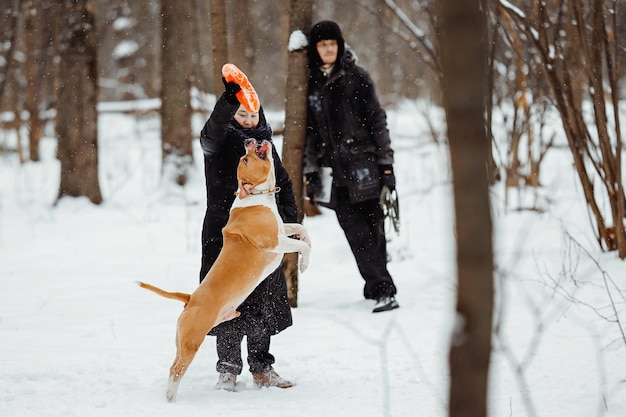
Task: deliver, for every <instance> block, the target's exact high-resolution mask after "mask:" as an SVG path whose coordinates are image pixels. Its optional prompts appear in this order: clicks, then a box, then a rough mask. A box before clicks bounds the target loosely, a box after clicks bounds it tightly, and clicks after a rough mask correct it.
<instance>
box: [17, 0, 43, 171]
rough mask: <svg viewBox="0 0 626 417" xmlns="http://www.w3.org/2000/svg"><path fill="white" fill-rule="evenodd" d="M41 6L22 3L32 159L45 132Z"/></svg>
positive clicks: (34, 158)
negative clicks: (42, 115)
mask: <svg viewBox="0 0 626 417" xmlns="http://www.w3.org/2000/svg"><path fill="white" fill-rule="evenodd" d="M40 9H41V7H39V8H37V5H36V4H35V2H34V1H32V0H29V1H26V2H25V4H24V8H23V11H24V14H25V19H24V20H25V25H24V27H25V30H24V44H25V48H24V49H25V53H26V62H25V64H24V65H25V68H24V75H25V77H26V96H25V100H24V107H25V109H26V111H27V112H28V113H29V115H30V117H29V118H28V125H29V141H28V151H29V158H30V160H31V161H39V159H40V157H39V142H40V140H41V138H42V137H43V134H44V124H45V120H43V119H42V117H41V114H42V112H41V110H44V108H43V103H44V100H43V93H44V91H45V90H44V89H42V88H41V86H42V85H43V83H44V74H43V69H44V62H45V58H44V57H45V52H46V46H47V42H46V41H45V38H44V36H42V34H43V32H44V30H45V25H46V20H45V15H44V13H43V10H40Z"/></svg>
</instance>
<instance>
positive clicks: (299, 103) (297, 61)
mask: <svg viewBox="0 0 626 417" xmlns="http://www.w3.org/2000/svg"><path fill="white" fill-rule="evenodd" d="M289 5H290V11H289V13H290V14H289V33H290V36H292V37H296V38H297V37H298V36H305V34H307V33H308V30H309V28H310V27H311V24H312V21H311V15H312V11H313V8H312V1H311V0H291V1H290V4H289ZM293 43H295V42H290V44H293ZM287 59H288V61H287V100H286V105H285V134H284V136H285V140H284V142H283V155H282V160H283V165H284V166H285V169H286V170H287V172H288V173H289V177H290V178H291V181H292V182H293V193H294V195H295V197H296V204H297V205H298V222H302V219H303V217H304V211H303V210H304V209H303V203H304V198H303V190H302V189H303V181H302V158H303V156H304V140H305V132H306V114H307V108H306V107H307V85H308V83H307V79H308V73H307V53H306V42H304V43H303V44H302V47H301V48H296V49H293V50H291V49H290V50H289V55H288V58H287ZM297 263H298V256H297V255H296V256H287V257H285V263H284V270H285V276H286V278H287V288H288V289H289V302H290V304H291V306H292V307H296V306H297V304H298V298H297V297H298V267H297Z"/></svg>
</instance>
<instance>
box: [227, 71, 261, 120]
mask: <svg viewBox="0 0 626 417" xmlns="http://www.w3.org/2000/svg"><path fill="white" fill-rule="evenodd" d="M222 75H223V76H224V78H225V79H226V81H227V82H231V81H234V82H236V83H237V84H238V85H239V87H241V91H238V92H237V94H236V95H235V96H236V97H237V100H239V103H241V105H242V106H243V107H244V108H245V109H246V110H248V111H249V112H257V111H259V108H261V103H260V102H259V96H258V95H257V93H256V90H255V89H254V87H253V86H252V83H251V82H250V80H248V77H246V74H244V73H243V71H242V70H240V69H239V68H237V66H236V65H234V64H224V66H223V67H222Z"/></svg>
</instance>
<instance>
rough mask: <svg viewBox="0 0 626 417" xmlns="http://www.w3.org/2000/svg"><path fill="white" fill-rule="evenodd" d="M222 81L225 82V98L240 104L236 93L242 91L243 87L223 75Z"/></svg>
mask: <svg viewBox="0 0 626 417" xmlns="http://www.w3.org/2000/svg"><path fill="white" fill-rule="evenodd" d="M222 82H223V83H224V88H225V90H224V98H225V99H226V101H227V102H229V103H230V104H239V100H238V99H237V96H236V94H237V93H238V92H239V91H241V87H240V86H239V84H237V83H236V82H234V81H229V82H227V81H226V78H224V77H222Z"/></svg>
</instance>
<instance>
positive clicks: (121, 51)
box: [112, 40, 139, 59]
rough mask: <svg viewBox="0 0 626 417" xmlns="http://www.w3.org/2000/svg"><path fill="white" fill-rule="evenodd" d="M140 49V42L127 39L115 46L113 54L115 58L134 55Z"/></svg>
mask: <svg viewBox="0 0 626 417" xmlns="http://www.w3.org/2000/svg"><path fill="white" fill-rule="evenodd" d="M138 50H139V44H138V43H137V42H135V41H129V40H125V41H121V42H120V43H118V44H117V45H116V46H115V49H113V53H112V55H113V57H114V58H115V59H120V58H126V57H129V56H131V55H133V54H134V53H135V52H137V51H138Z"/></svg>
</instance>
